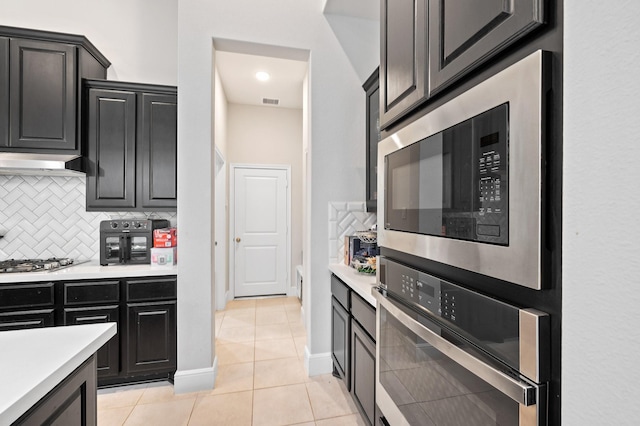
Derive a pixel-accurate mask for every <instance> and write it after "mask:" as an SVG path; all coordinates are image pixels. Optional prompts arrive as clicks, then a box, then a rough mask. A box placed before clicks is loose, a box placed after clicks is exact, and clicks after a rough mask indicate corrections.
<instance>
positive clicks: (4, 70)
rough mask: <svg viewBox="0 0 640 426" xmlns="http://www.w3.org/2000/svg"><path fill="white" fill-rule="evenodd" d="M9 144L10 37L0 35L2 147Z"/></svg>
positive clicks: (0, 135) (0, 132)
mask: <svg viewBox="0 0 640 426" xmlns="http://www.w3.org/2000/svg"><path fill="white" fill-rule="evenodd" d="M7 146H9V39H8V38H6V37H0V148H1V147H7Z"/></svg>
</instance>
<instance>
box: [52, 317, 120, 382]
mask: <svg viewBox="0 0 640 426" xmlns="http://www.w3.org/2000/svg"><path fill="white" fill-rule="evenodd" d="M119 316H120V309H119V308H118V306H117V305H115V306H112V305H110V306H100V307H86V308H65V309H64V325H80V324H96V323H105V322H116V323H119ZM119 328H120V324H118V329H119ZM119 333H120V331H119V330H118V333H117V334H116V335H115V336H113V337H112V338H111V339H110V340H109V341H108V342H107V343H106V344H105V345H104V346H103V347H101V348H100V349H99V350H98V352H97V364H98V377H100V378H102V377H111V376H117V375H118V372H119V371H120V337H119Z"/></svg>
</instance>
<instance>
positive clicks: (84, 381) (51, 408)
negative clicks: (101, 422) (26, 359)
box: [13, 356, 98, 426]
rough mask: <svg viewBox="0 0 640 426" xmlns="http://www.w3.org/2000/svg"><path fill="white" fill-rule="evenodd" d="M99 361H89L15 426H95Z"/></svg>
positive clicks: (96, 419)
mask: <svg viewBox="0 0 640 426" xmlns="http://www.w3.org/2000/svg"><path fill="white" fill-rule="evenodd" d="M95 368H96V361H95V356H92V357H91V358H89V359H88V360H87V361H86V362H84V363H83V364H82V365H81V366H80V367H78V368H77V369H76V370H75V371H74V372H73V373H71V374H70V375H69V376H68V377H67V378H66V379H64V381H62V383H60V384H59V385H58V386H56V387H55V388H54V389H53V390H52V391H51V392H49V393H48V394H47V395H46V396H45V397H43V398H42V399H41V400H40V401H39V402H38V403H37V404H36V405H34V406H33V407H32V408H31V409H29V411H27V412H26V413H25V414H24V415H22V417H20V418H19V419H18V420H16V421H15V422H14V423H13V425H21V426H40V425H54V426H55V425H59V426H95V425H96V424H97V422H98V413H97V410H96V406H97V405H96V403H97V398H96V389H97V384H96V374H95Z"/></svg>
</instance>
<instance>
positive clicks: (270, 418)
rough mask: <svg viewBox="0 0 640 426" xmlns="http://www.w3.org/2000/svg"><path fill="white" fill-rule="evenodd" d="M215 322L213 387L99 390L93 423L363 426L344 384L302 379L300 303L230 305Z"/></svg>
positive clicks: (153, 386) (272, 300) (132, 425)
mask: <svg viewBox="0 0 640 426" xmlns="http://www.w3.org/2000/svg"><path fill="white" fill-rule="evenodd" d="M215 321H216V324H215V330H216V355H217V357H218V377H217V379H216V385H215V389H213V390H212V391H206V392H196V393H189V394H181V395H174V393H173V386H172V385H171V384H170V383H167V382H163V383H152V384H147V385H134V386H126V387H121V388H115V389H105V390H100V391H99V392H98V426H122V425H125V426H137V425H145V426H149V425H153V426H173V425H176V426H187V425H188V426H196V425H233V426H235V425H255V426H258V425H259V426H263V425H265V426H266V425H305V426H306V425H316V426H349V425H364V422H363V420H362V418H361V417H360V414H359V413H358V410H357V408H356V406H355V405H354V403H353V400H352V399H351V396H350V395H349V393H348V392H347V390H346V389H345V387H344V385H343V384H342V383H341V382H339V381H338V380H337V379H336V378H334V377H333V376H332V375H331V374H327V375H322V376H315V377H307V374H306V372H305V369H304V346H305V344H306V332H305V329H304V326H303V324H302V320H301V315H300V303H299V301H298V299H297V298H295V297H276V298H264V299H243V300H234V301H231V302H229V303H228V304H227V308H226V309H225V310H224V311H218V312H216V315H215Z"/></svg>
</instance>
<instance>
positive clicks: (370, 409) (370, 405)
mask: <svg viewBox="0 0 640 426" xmlns="http://www.w3.org/2000/svg"><path fill="white" fill-rule="evenodd" d="M351 395H352V396H353V400H354V401H355V402H356V405H357V406H358V409H359V410H360V412H361V413H362V415H363V417H364V418H365V419H366V420H367V421H368V423H369V424H370V425H373V424H375V415H376V346H375V343H374V342H373V340H371V338H370V337H369V336H368V335H367V333H365V332H364V330H363V329H362V328H361V327H360V325H359V324H358V323H357V322H356V321H355V320H352V321H351Z"/></svg>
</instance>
